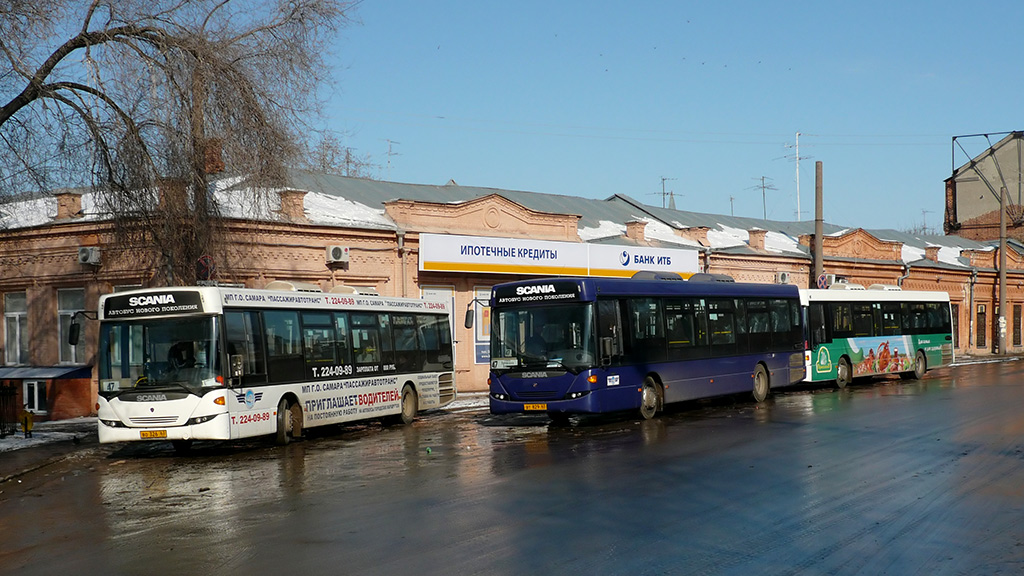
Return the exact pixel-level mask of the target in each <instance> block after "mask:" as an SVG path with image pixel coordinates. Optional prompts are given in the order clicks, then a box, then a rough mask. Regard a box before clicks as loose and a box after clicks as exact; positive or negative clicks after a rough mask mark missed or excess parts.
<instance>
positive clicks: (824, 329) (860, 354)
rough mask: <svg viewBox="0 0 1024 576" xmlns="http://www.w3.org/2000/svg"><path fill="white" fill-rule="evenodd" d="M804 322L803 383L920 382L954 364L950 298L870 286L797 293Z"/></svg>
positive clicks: (849, 286) (939, 294)
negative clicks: (887, 378)
mask: <svg viewBox="0 0 1024 576" xmlns="http://www.w3.org/2000/svg"><path fill="white" fill-rule="evenodd" d="M800 301H801V304H802V305H803V306H804V310H805V314H806V322H807V334H806V336H805V340H806V342H807V346H806V351H805V358H804V362H805V366H806V369H807V371H806V378H805V381H807V382H823V381H835V383H836V386H838V387H839V388H844V387H845V386H846V385H847V384H849V383H851V382H852V381H853V379H854V378H859V377H862V376H879V375H883V374H899V375H900V377H902V378H906V379H910V378H913V379H920V378H921V377H923V376H924V373H925V372H926V371H928V370H930V369H933V368H940V367H942V366H949V365H950V364H952V363H953V323H952V317H951V316H950V305H949V294H948V293H946V292H930V291H917V290H900V289H898V288H895V287H893V286H885V285H873V286H871V287H870V288H868V289H867V290H865V289H864V288H863V287H862V286H860V285H857V284H838V285H833V286H832V288H830V289H828V290H800Z"/></svg>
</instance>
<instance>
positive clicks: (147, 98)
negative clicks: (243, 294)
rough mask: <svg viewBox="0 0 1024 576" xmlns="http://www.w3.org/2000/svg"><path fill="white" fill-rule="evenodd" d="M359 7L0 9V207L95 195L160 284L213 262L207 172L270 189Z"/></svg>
mask: <svg viewBox="0 0 1024 576" xmlns="http://www.w3.org/2000/svg"><path fill="white" fill-rule="evenodd" d="M357 3H358V0H357V1H355V2H351V1H348V0H271V1H267V2H261V1H259V0H6V1H0V199H2V198H4V197H11V196H13V195H20V194H25V193H43V192H46V191H48V190H50V189H53V188H56V187H68V186H90V187H92V188H93V189H94V190H96V191H97V192H99V193H100V194H101V197H102V199H103V202H102V205H103V207H104V208H105V209H107V210H109V213H110V217H111V219H112V220H113V222H114V229H115V232H116V237H117V239H118V241H120V242H122V243H124V244H126V245H127V244H132V245H135V246H137V245H138V244H139V243H140V242H141V243H144V244H145V245H146V246H148V247H149V248H150V250H148V253H150V254H152V255H154V258H156V259H157V260H156V261H152V262H150V263H151V264H159V265H161V266H163V267H165V269H166V270H167V272H168V279H167V282H169V283H189V282H191V281H192V280H194V277H193V276H192V270H193V266H194V263H195V262H196V259H197V258H198V257H199V256H200V255H203V254H208V253H211V252H213V251H215V243H214V242H213V236H212V234H213V230H214V229H215V227H213V226H212V225H211V224H213V223H215V222H216V220H217V219H218V218H219V217H220V215H221V214H222V208H224V207H222V206H219V205H218V203H217V201H216V196H214V195H213V194H211V180H212V176H211V174H214V173H217V172H220V171H221V170H225V169H226V170H227V173H228V174H234V175H244V176H245V177H246V178H247V180H248V182H249V183H250V184H251V185H252V186H253V187H254V188H258V189H264V190H266V189H270V188H272V187H273V186H275V185H278V184H280V182H281V180H282V178H283V174H284V172H283V168H284V166H285V165H287V164H288V163H290V162H292V161H293V160H294V157H295V155H296V153H297V151H298V150H300V149H301V145H300V138H299V137H298V136H297V135H298V134H302V133H304V132H305V130H303V129H302V128H303V126H304V125H305V123H306V122H307V121H308V120H309V119H310V118H311V114H312V113H314V112H315V111H316V108H317V104H318V102H317V100H316V93H317V92H316V89H317V87H318V86H319V85H320V84H321V83H322V82H324V81H325V80H326V78H325V71H326V69H327V67H326V66H325V64H324V62H323V59H322V54H324V53H325V48H326V45H327V43H328V42H329V41H330V39H331V37H332V36H333V34H334V33H335V32H336V30H337V28H338V26H340V25H342V24H345V23H347V22H348V14H349V12H350V11H351V10H352V8H353V5H354V4H357Z"/></svg>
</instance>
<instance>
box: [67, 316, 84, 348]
mask: <svg viewBox="0 0 1024 576" xmlns="http://www.w3.org/2000/svg"><path fill="white" fill-rule="evenodd" d="M81 334H82V325H81V324H79V323H78V322H72V323H71V326H69V327H68V345H70V346H78V338H79V337H80V336H81Z"/></svg>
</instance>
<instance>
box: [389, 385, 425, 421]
mask: <svg viewBox="0 0 1024 576" xmlns="http://www.w3.org/2000/svg"><path fill="white" fill-rule="evenodd" d="M419 405H420V402H419V397H418V396H417V395H416V389H415V388H413V387H412V384H406V385H405V386H403V387H402V406H401V412H399V413H398V416H395V423H396V424H412V422H413V420H415V419H416V413H417V412H418V411H419Z"/></svg>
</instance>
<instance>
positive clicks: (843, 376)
mask: <svg viewBox="0 0 1024 576" xmlns="http://www.w3.org/2000/svg"><path fill="white" fill-rule="evenodd" d="M850 382H853V367H852V366H850V359H849V358H847V357H846V356H843V357H842V358H840V359H839V367H838V368H837V369H836V387H837V388H839V389H840V390H842V389H843V388H846V385H847V384H849V383H850Z"/></svg>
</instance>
